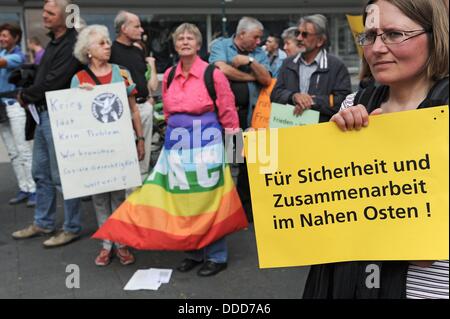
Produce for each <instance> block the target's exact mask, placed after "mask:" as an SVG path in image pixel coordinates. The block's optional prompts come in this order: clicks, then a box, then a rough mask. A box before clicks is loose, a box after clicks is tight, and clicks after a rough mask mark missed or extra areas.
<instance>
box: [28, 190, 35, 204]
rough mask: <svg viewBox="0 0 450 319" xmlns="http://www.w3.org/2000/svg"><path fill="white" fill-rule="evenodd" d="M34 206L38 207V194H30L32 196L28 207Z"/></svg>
mask: <svg viewBox="0 0 450 319" xmlns="http://www.w3.org/2000/svg"><path fill="white" fill-rule="evenodd" d="M34 206H36V193H30V196H28V201H27V207H34Z"/></svg>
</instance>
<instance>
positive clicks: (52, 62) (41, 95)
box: [12, 0, 81, 247]
mask: <svg viewBox="0 0 450 319" xmlns="http://www.w3.org/2000/svg"><path fill="white" fill-rule="evenodd" d="M70 3H71V2H70V1H69V0H46V1H45V2H44V12H43V15H42V17H43V22H44V27H45V28H47V29H49V30H50V37H51V41H50V43H49V44H48V45H47V47H46V49H45V53H44V56H43V57H42V61H41V64H40V66H39V68H38V70H37V73H36V77H35V79H34V83H33V85H31V86H30V87H29V88H26V89H23V90H22V91H21V92H20V93H19V95H18V97H17V100H18V101H19V103H20V104H21V105H22V106H24V107H25V106H26V105H28V104H34V105H35V106H36V109H37V111H38V112H39V125H38V126H37V127H36V131H35V133H34V146H33V163H32V174H33V179H34V181H35V182H36V208H35V211H34V223H33V224H32V225H30V226H29V227H27V228H25V229H22V230H18V231H16V232H14V233H13V234H12V237H13V238H14V239H25V238H31V237H34V236H37V235H44V234H51V233H53V232H54V231H55V230H56V190H59V191H61V180H60V176H59V171H58V163H57V160H56V154H55V146H54V142H53V136H52V129H51V126H50V119H49V115H48V111H47V102H46V99H45V92H47V91H54V90H61V89H67V88H69V87H70V81H71V79H72V76H73V75H74V74H75V73H76V72H77V71H78V70H80V69H81V64H80V63H79V62H78V61H77V60H76V59H75V57H74V56H73V54H72V52H73V47H74V45H75V42H76V38H77V32H76V30H75V29H73V28H68V27H67V25H66V15H67V12H66V8H67V6H68V5H70ZM80 231H81V212H80V199H78V198H75V199H68V200H65V201H64V229H63V231H62V232H60V233H58V234H57V235H55V236H53V237H51V238H50V239H48V240H46V241H45V242H44V243H43V244H44V246H45V247H56V246H61V245H64V244H67V243H70V242H72V241H74V240H75V239H77V238H79V237H80Z"/></svg>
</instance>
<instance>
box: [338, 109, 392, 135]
mask: <svg viewBox="0 0 450 319" xmlns="http://www.w3.org/2000/svg"><path fill="white" fill-rule="evenodd" d="M382 113H383V111H382V109H381V108H378V109H376V110H374V111H373V112H372V113H370V115H378V114H382ZM330 121H331V122H335V123H336V124H337V126H338V127H339V128H340V129H341V130H342V131H344V132H345V131H352V130H353V129H355V130H357V131H359V130H360V129H361V128H362V127H367V126H368V125H369V113H367V110H366V108H365V106H364V105H361V104H358V105H355V106H351V107H349V108H346V109H343V110H341V111H339V112H338V113H336V114H335V115H333V117H332V118H331V120H330Z"/></svg>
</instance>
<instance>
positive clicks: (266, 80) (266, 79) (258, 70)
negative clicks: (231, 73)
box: [231, 54, 272, 86]
mask: <svg viewBox="0 0 450 319" xmlns="http://www.w3.org/2000/svg"><path fill="white" fill-rule="evenodd" d="M264 58H266V56H265V55H264ZM266 59H267V58H266ZM265 62H268V61H261V63H259V62H258V61H257V60H256V58H254V60H253V62H252V63H251V64H250V69H251V71H252V72H251V73H252V74H253V75H254V77H255V81H257V82H258V83H259V84H261V85H262V86H268V85H270V83H271V82H272V76H271V75H270V72H269V71H268V70H269V69H270V66H269V64H268V63H265ZM249 63H250V56H248V55H241V54H238V55H236V56H235V57H234V58H233V61H232V63H231V65H232V66H233V67H234V68H236V69H237V68H239V67H240V66H243V65H248V64H249ZM266 64H267V65H266Z"/></svg>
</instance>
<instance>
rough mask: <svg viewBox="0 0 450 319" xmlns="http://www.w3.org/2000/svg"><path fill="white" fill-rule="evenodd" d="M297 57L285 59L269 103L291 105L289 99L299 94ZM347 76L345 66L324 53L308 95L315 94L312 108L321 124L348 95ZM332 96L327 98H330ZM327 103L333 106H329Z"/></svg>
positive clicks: (348, 78)
mask: <svg viewBox="0 0 450 319" xmlns="http://www.w3.org/2000/svg"><path fill="white" fill-rule="evenodd" d="M299 70H300V54H298V55H297V56H295V57H290V58H287V59H285V60H284V62H283V64H282V66H281V68H280V71H279V73H278V77H277V83H276V84H275V87H274V89H273V91H272V95H271V101H272V102H275V103H280V104H293V102H292V97H293V95H294V94H295V93H298V92H300V85H299ZM351 89H352V88H351V81H350V74H349V73H348V70H347V68H346V66H345V65H344V63H343V62H342V61H341V60H339V59H338V58H337V57H336V56H334V55H332V54H328V53H325V54H324V55H323V57H322V59H321V62H320V66H319V67H318V68H317V70H316V71H315V72H314V73H313V74H312V75H311V80H310V86H309V91H308V94H309V95H315V96H316V97H315V99H314V100H315V102H316V104H315V105H313V107H312V109H313V110H316V111H319V112H320V122H328V121H329V120H330V118H331V117H332V116H333V115H334V114H335V113H336V112H338V111H339V108H340V106H341V103H342V101H344V100H345V97H346V96H347V95H348V94H350V93H351ZM331 94H332V95H333V97H332V98H331V99H330V95H331ZM330 100H331V101H333V104H332V105H330Z"/></svg>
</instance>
